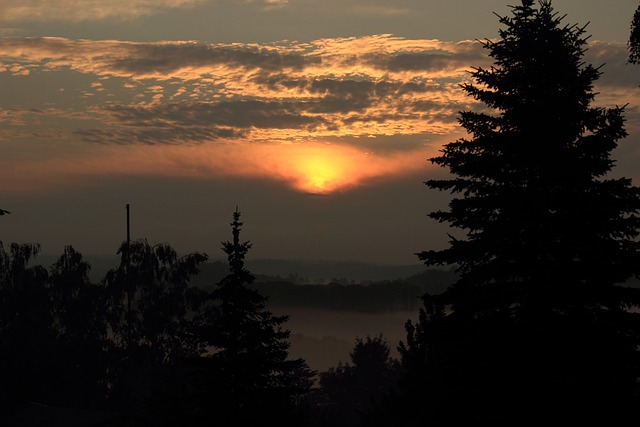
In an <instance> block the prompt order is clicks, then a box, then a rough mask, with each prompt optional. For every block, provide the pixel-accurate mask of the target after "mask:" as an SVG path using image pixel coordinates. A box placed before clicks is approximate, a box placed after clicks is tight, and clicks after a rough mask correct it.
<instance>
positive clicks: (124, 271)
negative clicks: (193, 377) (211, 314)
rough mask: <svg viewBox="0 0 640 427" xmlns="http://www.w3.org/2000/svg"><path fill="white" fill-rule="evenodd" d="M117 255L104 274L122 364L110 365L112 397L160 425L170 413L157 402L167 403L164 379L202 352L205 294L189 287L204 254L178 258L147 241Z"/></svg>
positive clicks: (169, 249) (124, 247) (125, 245)
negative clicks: (117, 261) (116, 263)
mask: <svg viewBox="0 0 640 427" xmlns="http://www.w3.org/2000/svg"><path fill="white" fill-rule="evenodd" d="M118 253H120V254H121V262H120V266H119V267H118V268H117V269H113V270H110V271H109V272H108V273H107V275H106V277H105V284H106V287H107V292H108V294H109V297H108V312H109V321H110V325H111V330H112V333H113V340H114V343H115V345H116V349H115V350H116V351H115V353H117V354H118V357H117V360H120V362H121V363H119V365H116V366H114V367H113V371H114V373H115V377H116V378H117V379H118V380H119V381H118V382H117V384H116V387H115V391H116V394H115V399H117V400H119V401H120V402H121V403H120V405H121V406H122V405H124V404H125V403H127V401H128V404H129V405H130V409H131V410H132V411H133V414H132V417H138V418H140V419H142V420H144V421H145V422H147V423H148V422H152V423H154V424H156V425H159V423H160V420H162V418H163V417H165V416H168V414H167V413H166V411H167V409H168V408H169V406H166V405H165V406H162V405H160V407H159V405H158V402H159V401H162V402H164V403H166V402H165V397H164V393H165V391H166V384H165V380H166V381H169V380H167V379H166V378H165V377H166V376H168V377H172V376H174V375H175V374H176V372H174V371H173V370H174V368H175V369H177V368H176V367H177V366H181V364H182V363H184V362H185V361H186V360H191V359H193V358H199V357H200V356H202V354H203V353H204V351H205V346H206V342H205V340H204V337H202V336H200V335H199V334H198V332H197V331H199V330H200V329H201V328H200V326H199V323H198V322H199V320H198V319H200V309H201V306H202V304H203V303H204V301H205V299H206V294H205V293H204V292H203V291H201V290H200V289H197V288H195V287H192V286H189V280H190V277H191V276H192V275H195V274H197V273H198V265H199V264H200V263H202V262H204V261H206V259H207V256H206V255H205V254H201V253H191V254H188V255H185V256H183V257H178V255H177V253H176V251H175V250H174V249H173V248H172V247H171V246H170V245H168V244H156V245H154V246H151V245H149V243H148V242H147V241H146V239H141V240H136V241H133V242H129V243H127V242H125V243H123V244H122V246H121V247H120V249H119V251H118ZM129 292H130V295H131V298H132V303H131V308H130V310H129V307H128V301H127V298H128V293H129ZM184 380H185V381H190V379H187V378H184ZM171 381H173V379H171ZM176 386H178V385H176ZM180 415H182V414H180Z"/></svg>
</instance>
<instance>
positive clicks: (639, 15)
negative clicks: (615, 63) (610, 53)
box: [627, 5, 640, 64]
mask: <svg viewBox="0 0 640 427" xmlns="http://www.w3.org/2000/svg"><path fill="white" fill-rule="evenodd" d="M627 45H628V46H629V62H630V63H631V64H640V5H638V8H637V9H636V11H635V13H634V14H633V19H632V20H631V33H630V34H629V41H628V43H627Z"/></svg>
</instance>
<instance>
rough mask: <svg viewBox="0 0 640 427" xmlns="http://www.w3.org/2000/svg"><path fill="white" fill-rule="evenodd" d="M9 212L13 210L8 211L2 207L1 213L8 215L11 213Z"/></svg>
mask: <svg viewBox="0 0 640 427" xmlns="http://www.w3.org/2000/svg"><path fill="white" fill-rule="evenodd" d="M9 213H11V212H9V211H6V210H4V209H0V215H6V214H9Z"/></svg>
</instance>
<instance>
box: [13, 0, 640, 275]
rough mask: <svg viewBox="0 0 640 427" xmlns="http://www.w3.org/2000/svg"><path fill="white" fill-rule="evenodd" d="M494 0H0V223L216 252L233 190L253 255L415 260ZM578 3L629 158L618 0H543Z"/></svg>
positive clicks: (33, 232) (432, 232) (624, 171)
mask: <svg viewBox="0 0 640 427" xmlns="http://www.w3.org/2000/svg"><path fill="white" fill-rule="evenodd" d="M507 4H508V2H505V1H493V0H492V1H473V0H468V1H463V0H447V1H440V0H433V1H424V0H420V1H418V0H415V1H414V0H396V1H382V0H377V1H376V0H341V1H340V2H338V1H335V0H323V1H320V0H253V1H252V0H244V1H242V0H127V1H124V0H109V1H106V0H86V1H83V2H78V1H72V0H38V1H36V0H4V1H2V2H0V36H1V37H0V94H1V96H0V147H1V150H2V154H1V156H0V201H1V204H0V207H2V208H3V209H7V210H10V211H12V214H11V215H8V216H5V217H2V221H1V222H0V240H2V241H3V242H5V244H7V243H9V242H13V241H16V242H27V241H30V242H40V243H41V244H42V246H43V251H44V252H45V253H51V254H59V253H61V251H62V248H63V246H64V245H66V244H72V245H73V246H74V247H75V248H76V249H77V250H79V251H80V252H83V253H86V254H113V253H115V251H116V249H117V247H118V246H119V244H120V243H121V241H122V240H123V238H124V232H123V229H124V228H123V227H124V213H125V211H124V206H125V204H126V203H130V204H131V207H132V221H133V225H134V227H133V228H132V230H133V231H132V234H133V236H132V237H134V238H138V237H146V238H148V239H149V240H150V241H152V242H165V241H166V242H168V243H170V244H172V245H174V246H175V247H176V248H177V249H178V250H180V251H183V252H185V251H196V250H197V251H204V252H207V253H208V254H209V255H210V256H211V257H212V258H218V257H220V256H221V253H220V249H219V246H220V241H221V240H226V239H227V238H228V234H229V229H228V223H229V221H230V219H231V213H232V211H233V210H234V209H235V207H236V205H238V206H239V209H240V210H241V211H242V212H243V219H244V220H245V234H246V235H245V236H244V237H246V239H249V240H251V241H252V242H253V243H254V249H253V250H252V253H251V255H252V256H254V257H256V258H298V259H318V258H320V259H357V260H364V261H374V262H388V263H417V262H418V261H417V258H416V257H415V255H414V253H415V252H417V251H420V250H423V249H427V248H433V247H440V246H442V245H443V244H444V243H445V241H446V230H444V229H443V227H442V226H440V225H438V224H432V223H430V220H429V219H427V218H426V214H427V213H428V212H429V211H431V210H433V209H437V208H443V207H444V206H445V205H446V195H442V194H434V193H433V192H431V191H430V190H428V189H426V187H425V186H424V185H423V184H422V182H423V181H424V180H426V179H429V178H430V177H433V176H435V175H436V174H442V173H444V171H441V170H436V169H434V168H433V167H432V166H431V165H430V164H429V162H428V161H427V159H428V158H429V157H430V156H432V155H434V154H436V153H437V151H438V150H439V149H440V148H441V147H442V144H445V143H447V142H450V141H452V140H455V139H457V138H459V137H460V136H464V130H463V129H461V128H460V126H459V125H458V123H457V114H458V112H459V111H461V110H469V109H477V108H482V106H481V105H478V104H476V103H474V102H473V100H472V99H470V98H469V97H467V96H465V95H464V94H463V93H462V91H461V90H460V87H459V85H460V83H462V82H465V81H468V79H469V70H470V69H471V68H472V67H478V66H485V67H486V66H489V65H490V64H491V62H490V60H489V59H488V57H487V55H486V53H487V52H486V49H483V48H482V46H481V44H480V43H479V42H478V41H477V40H478V39H484V38H492V37H496V36H497V33H498V29H499V28H500V26H499V23H498V18H497V17H496V16H495V15H494V14H493V12H496V13H497V14H499V15H504V14H508V13H509V9H508V7H507ZM553 4H554V6H555V8H556V10H557V11H558V12H559V13H562V14H565V13H566V14H567V16H566V18H565V21H566V22H567V23H569V24H572V23H579V24H585V23H587V22H590V24H589V26H588V27H587V33H588V34H591V35H592V37H591V39H590V44H589V49H588V50H587V52H586V57H585V59H586V61H587V62H589V63H593V64H594V65H602V64H604V65H603V67H602V69H601V70H602V71H603V75H602V77H601V79H600V80H598V82H597V86H596V88H595V89H596V92H598V93H599V95H598V96H597V98H596V103H597V105H600V106H603V107H610V106H614V105H625V104H627V110H626V111H627V113H626V117H627V130H628V132H629V137H628V138H627V139H626V140H625V141H624V142H623V143H622V144H621V146H620V147H619V149H618V150H617V152H616V158H617V159H618V167H617V169H616V174H621V175H625V176H630V177H632V178H634V179H636V180H637V179H640V176H638V173H637V172H638V169H637V164H638V162H637V161H638V155H639V150H638V147H639V146H638V143H639V141H638V139H639V136H640V116H639V114H638V107H639V105H638V103H639V101H640V96H639V95H640V92H639V89H638V85H639V84H640V69H638V68H637V67H636V68H634V67H633V66H631V65H628V64H627V63H626V58H627V55H628V53H627V49H626V40H627V38H628V31H629V23H630V21H631V17H632V16H633V11H634V10H635V8H636V7H637V2H636V1H635V0H633V1H632V0H612V1H609V2H601V1H588V0H556V1H554V2H553Z"/></svg>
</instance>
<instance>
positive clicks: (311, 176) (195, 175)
mask: <svg viewBox="0 0 640 427" xmlns="http://www.w3.org/2000/svg"><path fill="white" fill-rule="evenodd" d="M67 149H68V148H67ZM427 151H429V150H428V147H424V151H412V152H402V153H400V152H398V153H388V154H384V155H380V154H373V153H367V152H366V151H364V150H363V149H358V148H356V147H352V146H346V145H337V144H322V143H296V144H275V143H274V144H267V143H264V144H250V143H237V142H236V143H227V144H202V145H189V146H176V145H167V146H140V145H132V146H102V147H95V146H94V147H92V150H86V149H85V150H82V149H77V150H71V151H67V152H66V153H65V152H63V151H62V150H60V151H56V152H54V153H49V154H50V155H48V156H46V157H38V158H33V157H32V156H28V157H27V156H20V157H21V158H20V159H16V158H13V159H3V160H8V161H9V164H14V165H15V164H20V165H21V168H22V171H23V172H24V171H26V172H27V173H26V174H23V175H24V176H27V177H28V178H27V179H25V180H22V181H21V182H20V184H19V185H17V186H16V183H15V179H10V175H11V173H12V171H11V169H10V168H8V169H4V168H0V179H1V181H0V182H5V183H7V182H12V181H13V182H14V185H13V186H12V187H11V188H7V187H4V188H2V187H3V186H2V185H0V191H9V192H12V191H25V190H27V191H29V190H30V191H42V190H44V189H45V188H51V187H61V186H70V185H71V186H76V185H85V184H87V183H89V184H90V182H91V177H92V176H93V177H117V176H120V177H126V176H160V177H186V178H191V179H205V180H215V179H217V178H226V179H228V178H230V177H231V178H233V177H238V178H240V179H242V178H259V179H267V180H273V181H278V182H282V183H284V184H285V185H287V186H288V187H290V188H292V189H294V190H296V191H299V192H302V193H309V194H320V195H328V194H332V193H336V192H340V191H346V190H349V189H352V188H356V187H360V186H364V185H367V184H369V183H370V182H371V181H372V180H377V179H381V178H385V177H387V178H389V177H399V176H403V175H407V174H411V173H416V172H420V171H425V172H426V169H427V168H428V167H429V166H428V162H427V161H426V159H427V158H428V157H429V153H428V152H427ZM431 154H432V153H431ZM2 163H3V162H2V161H0V166H2ZM14 172H15V171H14ZM5 175H7V176H5ZM79 178H81V179H79ZM79 183H81V184H79Z"/></svg>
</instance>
